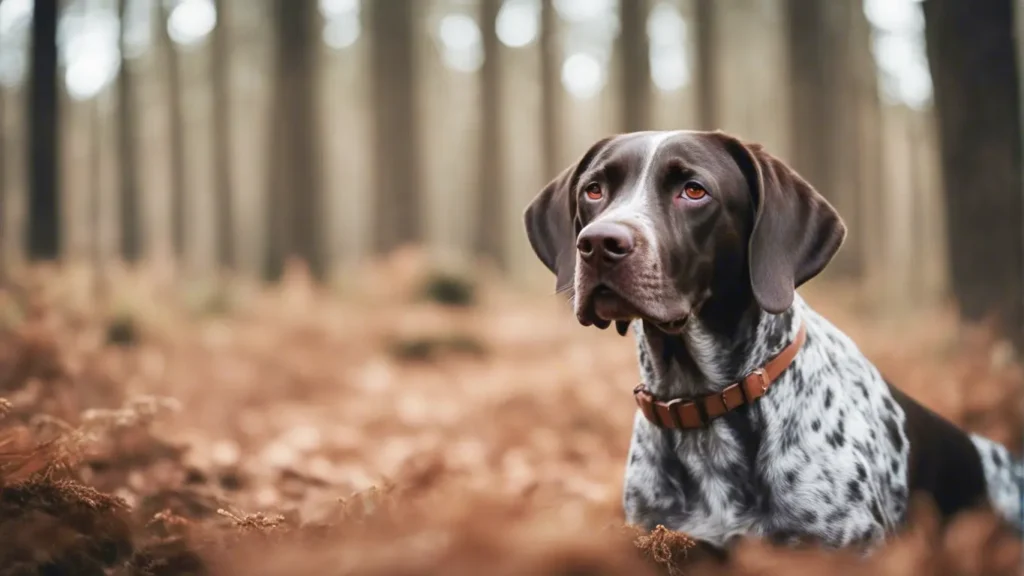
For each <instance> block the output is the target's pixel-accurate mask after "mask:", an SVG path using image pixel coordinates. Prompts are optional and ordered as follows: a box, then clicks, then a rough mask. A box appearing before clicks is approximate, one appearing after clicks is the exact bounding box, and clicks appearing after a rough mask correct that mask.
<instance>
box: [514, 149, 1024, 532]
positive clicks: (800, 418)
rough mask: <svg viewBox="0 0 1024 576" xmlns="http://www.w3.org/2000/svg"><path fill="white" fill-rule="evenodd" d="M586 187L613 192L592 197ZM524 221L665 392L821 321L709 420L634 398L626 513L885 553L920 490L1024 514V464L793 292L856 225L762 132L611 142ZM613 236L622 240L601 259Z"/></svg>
mask: <svg viewBox="0 0 1024 576" xmlns="http://www.w3.org/2000/svg"><path fill="white" fill-rule="evenodd" d="M687 179H689V181H688V183H693V182H696V183H697V184H699V185H700V186H702V187H704V188H705V189H706V191H707V195H706V196H707V197H706V198H704V199H703V200H702V201H701V203H699V204H696V203H695V204H687V203H686V202H685V201H679V202H677V200H678V199H679V198H680V196H679V189H680V187H681V186H683V183H684V182H686V181H687ZM588 186H591V187H593V186H597V187H598V189H599V191H600V194H597V195H596V196H595V197H594V198H591V199H590V200H586V199H585V198H581V193H582V192H583V191H584V190H585V189H586V188H587V187H588ZM609 223H611V224H612V226H609ZM526 226H527V233H528V236H529V239H530V242H531V245H532V246H533V247H534V250H535V252H536V253H537V255H538V257H539V258H540V259H541V261H542V262H544V263H545V265H547V266H548V268H549V269H550V270H551V271H552V272H554V273H555V274H556V276H557V285H558V288H559V289H560V290H562V289H564V290H566V291H571V292H572V295H573V301H574V308H575V312H576V316H577V318H578V319H579V321H580V322H581V323H583V324H585V325H594V326H597V327H599V328H605V327H607V326H608V325H609V324H610V323H611V322H613V321H614V322H615V323H616V327H617V328H619V329H620V332H623V333H624V332H625V328H626V327H627V326H628V325H629V324H628V323H629V322H632V324H631V326H632V328H633V331H634V334H635V336H636V343H637V355H638V360H639V365H640V377H641V380H642V381H643V383H644V384H645V385H646V387H647V389H648V390H650V392H651V393H652V394H653V395H654V396H655V397H656V398H659V399H663V400H669V399H676V398H691V397H695V396H700V395H705V394H711V393H715V392H720V391H721V390H723V389H724V388H725V387H726V386H729V385H730V384H733V383H735V382H738V381H740V380H741V379H743V378H744V377H745V376H747V375H749V374H750V373H751V372H753V371H754V370H755V369H757V368H760V367H762V366H763V365H765V364H766V363H767V362H768V360H769V359H771V358H772V357H774V356H775V355H777V354H778V353H779V352H781V351H782V350H783V349H784V348H785V347H786V346H787V345H788V344H789V343H790V342H791V341H792V340H793V338H794V337H795V335H796V334H797V332H798V330H799V328H800V326H801V324H803V325H804V326H805V327H806V329H807V339H806V341H805V344H804V345H803V347H802V348H801V349H800V351H799V353H798V354H797V356H796V358H795V360H794V361H793V363H792V364H791V365H790V366H789V368H788V369H787V370H785V371H784V372H783V373H782V374H781V376H780V377H779V378H778V379H777V380H776V381H775V382H774V383H773V385H772V386H771V388H769V389H768V391H767V394H765V395H764V396H762V397H761V398H760V399H759V400H757V401H756V402H754V403H753V404H752V405H747V406H743V407H741V408H739V409H737V410H734V411H731V412H728V413H727V414H725V415H724V416H723V417H721V418H718V419H716V420H714V421H713V422H711V424H710V425H709V426H708V427H706V428H703V429H695V430H673V429H664V428H660V427H658V426H656V425H654V424H652V423H651V422H649V421H647V420H646V419H645V418H644V417H643V415H642V414H641V413H640V412H639V411H638V412H637V413H636V416H635V420H634V424H633V438H632V443H631V445H630V449H629V455H628V462H627V465H626V471H625V482H624V490H623V506H624V509H625V513H626V519H627V520H628V521H629V522H631V523H633V524H637V525H641V526H644V527H647V528H654V527H655V526H656V525H659V524H660V525H664V526H666V527H668V528H671V529H674V530H679V531H682V532H685V533H687V534H689V535H691V536H693V537H695V538H698V539H700V540H703V541H705V542H707V543H709V544H712V545H715V546H720V547H726V546H727V545H728V544H729V543H730V542H732V541H733V540H734V539H735V538H737V537H741V536H755V537H761V538H766V539H769V540H771V541H774V542H778V543H781V544H797V543H817V544H821V545H824V546H826V547H832V548H839V547H859V548H861V549H864V550H870V549H873V548H874V547H875V546H877V545H878V544H880V543H881V542H882V541H884V539H885V538H886V537H887V536H888V535H890V534H892V533H894V532H895V531H897V530H898V529H899V528H900V527H901V526H902V525H903V524H904V522H905V521H906V519H907V512H908V503H909V500H910V498H911V496H912V495H913V494H916V493H922V492H923V493H925V494H926V495H929V496H931V497H932V499H933V501H934V502H935V503H936V504H937V507H938V509H939V512H940V513H941V514H942V516H943V517H944V518H949V517H951V516H952V515H954V514H956V513H958V512H960V511H962V510H965V509H967V508H971V507H974V506H982V505H988V506H991V507H992V508H994V509H995V510H996V511H998V512H999V513H1000V514H1001V515H1002V516H1003V517H1004V518H1006V519H1007V520H1008V521H1009V522H1010V523H1011V524H1014V525H1017V526H1021V527H1022V528H1024V526H1022V524H1024V522H1022V511H1021V505H1022V488H1021V486H1022V483H1024V469H1022V465H1021V463H1020V462H1019V461H1018V460H1014V459H1013V457H1012V456H1011V454H1010V453H1009V451H1008V450H1007V449H1006V448H1005V447H1003V446H1000V445H998V444H996V443H994V442H992V441H991V440H987V439H984V438H981V437H979V436H976V435H968V434H966V433H964V432H963V431H962V430H960V429H958V428H957V427H955V426H954V425H953V424H951V423H949V422H948V421H946V420H945V419H943V418H941V417H940V416H938V415H936V414H935V413H933V412H931V411H929V410H928V409H927V408H925V407H923V406H922V405H920V404H918V403H917V402H915V401H914V400H913V399H911V398H909V397H908V396H907V395H906V394H904V393H902V392H901V391H900V390H899V389H898V388H896V387H894V386H892V385H890V384H889V383H888V382H887V381H886V380H885V378H884V377H883V376H882V375H881V374H880V373H879V371H878V370H877V368H876V367H875V366H874V365H873V364H872V363H871V362H870V361H868V359H867V358H866V357H865V356H864V355H863V354H862V353H861V352H860V350H859V349H858V347H857V345H856V344H855V343H854V342H853V341H852V340H850V339H849V338H848V337H847V336H846V335H845V334H843V333H842V332H841V331H840V330H839V329H837V328H836V327H835V326H833V325H832V324H831V323H829V322H828V321H827V320H826V319H825V318H823V317H822V316H820V315H818V314H817V313H816V312H815V311H814V310H813V309H812V308H811V307H810V306H808V305H807V303H806V302H805V301H804V300H803V299H802V298H801V297H800V296H799V295H798V294H796V292H795V288H796V287H799V286H800V284H801V283H803V282H805V281H807V280H808V279H810V278H812V277H814V276H815V275H816V274H817V273H819V272H820V271H821V270H822V269H823V268H824V267H825V265H827V263H828V261H829V260H830V259H831V257H832V255H833V254H835V252H836V251H837V250H838V248H839V245H840V244H841V243H842V239H843V237H844V236H845V228H844V225H843V224H842V222H841V219H840V218H839V217H838V214H837V213H836V212H835V210H834V209H833V208H832V207H831V206H829V205H828V203H827V201H826V200H825V199H824V198H823V197H821V196H820V195H819V194H818V193H817V192H816V191H815V190H813V188H812V187H811V186H810V185H809V184H808V183H807V182H806V181H804V180H803V179H801V178H800V177H799V176H798V175H797V174H796V173H795V172H793V171H792V170H790V169H789V168H788V167H787V166H785V164H784V163H782V162H781V161H779V160H778V159H776V158H774V157H772V156H771V155H769V154H767V153H766V152H765V151H763V149H761V148H760V147H759V146H756V145H749V144H745V143H742V142H740V141H739V140H737V139H736V138H734V137H731V136H728V135H725V134H723V133H702V132H686V131H676V132H644V133H633V134H626V135H620V136H618V137H614V138H607V139H604V140H602V141H600V142H598V143H596V144H595V145H594V146H593V147H592V148H591V149H590V150H589V151H588V152H587V153H586V154H585V155H584V156H583V158H582V159H581V160H580V161H579V162H577V163H576V164H575V165H574V166H571V167H570V168H569V169H567V170H566V171H565V172H563V174H562V175H561V176H559V177H558V178H557V179H556V180H554V181H553V182H552V183H550V184H549V185H548V186H547V187H546V188H545V189H544V191H542V193H541V194H540V195H539V196H538V197H537V198H536V199H535V200H534V202H533V203H532V204H531V205H530V207H529V208H528V209H527V212H526ZM613 229H614V231H612V230H613ZM599 234H605V236H600V235H599ZM580 238H582V239H584V240H585V241H586V242H585V246H588V248H587V249H586V250H585V254H584V252H581V251H579V250H577V249H576V248H577V246H576V243H577V242H579V241H580V240H579V239H580ZM605 245H607V246H611V247H612V248H608V249H607V250H609V252H608V254H611V256H608V257H596V256H595V255H594V251H593V250H592V248H593V247H595V246H596V247H601V246H605ZM606 256H607V254H606ZM636 318H641V319H636Z"/></svg>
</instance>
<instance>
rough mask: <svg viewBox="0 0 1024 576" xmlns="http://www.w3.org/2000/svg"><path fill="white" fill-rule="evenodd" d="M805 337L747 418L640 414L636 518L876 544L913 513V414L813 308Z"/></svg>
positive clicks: (629, 474) (630, 490)
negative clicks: (675, 423)
mask: <svg viewBox="0 0 1024 576" xmlns="http://www.w3.org/2000/svg"><path fill="white" fill-rule="evenodd" d="M807 322H808V327H809V332H808V342H807V345H806V346H805V348H804V349H803V350H802V351H801V353H800V355H799V356H798V358H797V360H796V362H795V363H794V364H793V366H791V368H790V370H788V371H787V373H786V374H784V376H783V377H782V378H781V379H780V380H779V382H778V383H777V384H776V385H775V386H773V389H772V390H771V391H770V392H769V394H768V395H766V396H765V397H763V398H761V399H760V400H759V401H758V404H757V405H756V407H755V408H754V409H752V411H751V412H750V413H749V414H746V415H743V416H742V417H740V418H738V419H736V418H733V419H732V420H731V421H730V422H729V423H727V422H725V421H722V420H719V421H716V422H714V423H712V425H711V427H710V428H708V429H703V430H693V431H685V432H678V431H670V430H664V429H660V428H658V427H656V426H654V425H653V424H651V423H649V422H647V421H646V420H645V419H644V418H643V416H642V415H640V414H639V413H638V414H637V416H636V421H635V423H634V431H633V441H632V444H631V446H630V451H629V460H628V464H627V468H626V477H625V484H624V493H623V505H624V507H625V511H626V517H627V521H629V522H631V523H635V524H639V525H642V526H645V527H648V528H653V527H654V526H656V525H658V524H662V525H664V526H666V527H667V528H671V529H674V530H679V531H682V532H685V533H687V534H689V535H691V536H692V537H694V538H698V539H701V540H704V541H707V542H709V543H711V544H715V545H719V546H721V545H725V544H726V543H727V542H728V541H729V540H730V539H732V538H733V537H736V536H758V537H767V538H770V539H772V540H776V541H779V542H782V543H787V542H796V541H800V540H814V541H817V542H820V543H823V544H826V545H831V546H845V545H847V544H850V543H858V542H862V543H865V544H871V543H874V542H877V541H879V540H880V539H882V538H883V537H884V535H885V533H886V532H887V531H888V530H889V529H891V528H892V527H893V526H895V525H896V524H897V523H898V522H899V521H900V520H901V519H902V517H903V515H904V513H905V511H906V495H907V486H906V470H907V468H906V467H907V458H908V448H909V446H908V442H907V440H906V436H905V433H904V431H903V421H904V415H903V413H902V411H901V410H899V408H898V407H896V406H895V405H894V404H893V402H892V399H891V396H890V394H889V392H888V389H887V387H886V385H885V384H884V381H882V380H881V378H880V376H879V375H878V374H877V371H875V370H874V369H873V367H871V365H870V364H869V363H868V362H867V361H866V360H865V359H864V358H863V357H862V356H861V355H860V354H859V353H858V352H857V350H856V348H855V347H854V346H853V344H852V343H849V342H847V341H846V340H845V339H844V338H843V337H842V336H841V334H839V333H838V331H837V330H835V329H834V328H832V327H831V326H829V325H827V323H825V322H824V321H823V320H822V319H820V317H816V316H815V315H813V314H809V315H808V319H807Z"/></svg>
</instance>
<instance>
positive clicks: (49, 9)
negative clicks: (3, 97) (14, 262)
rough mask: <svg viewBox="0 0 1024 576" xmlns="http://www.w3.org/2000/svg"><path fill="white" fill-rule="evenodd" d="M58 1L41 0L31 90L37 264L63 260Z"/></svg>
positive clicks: (31, 218) (31, 240)
mask: <svg viewBox="0 0 1024 576" xmlns="http://www.w3.org/2000/svg"><path fill="white" fill-rule="evenodd" d="M58 4H59V2H58V0H36V1H35V2H34V4H33V6H34V8H33V16H32V48H31V50H32V61H31V72H30V79H29V90H28V111H27V112H28V140H29V154H28V158H29V167H28V168H29V202H28V252H29V257H30V258H32V259H33V260H56V259H57V258H58V257H59V255H60V194H59V191H60V183H59V178H58V174H59V166H60V140H59V136H60V131H59V127H60V121H59V116H58V114H59V103H60V94H59V91H58V82H57V75H58V72H59V70H58V67H57V18H58V11H59V9H58Z"/></svg>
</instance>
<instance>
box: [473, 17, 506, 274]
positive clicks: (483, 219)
mask: <svg viewBox="0 0 1024 576" xmlns="http://www.w3.org/2000/svg"><path fill="white" fill-rule="evenodd" d="M501 3H502V0H483V6H482V10H481V14H480V21H481V24H482V26H481V32H482V34H483V44H484V64H483V68H482V69H481V71H480V87H481V101H482V102H481V116H482V119H481V120H482V122H481V129H480V185H479V193H478V195H477V198H478V202H479V206H478V210H479V215H478V217H477V218H476V226H477V228H476V237H477V241H476V244H477V248H478V250H479V252H480V254H481V255H483V256H484V257H486V258H488V259H490V260H491V261H492V262H494V263H495V264H497V265H498V266H499V267H500V266H504V265H505V257H504V251H503V249H502V248H503V245H504V242H503V239H504V232H505V225H504V212H505V211H504V210H503V209H502V206H503V202H504V196H505V195H504V193H503V192H504V190H503V185H504V178H503V170H502V168H503V166H502V152H503V149H502V146H501V142H502V129H501V108H502V106H501V100H502V98H501V91H502V82H501V68H502V66H501V43H500V42H499V41H498V34H497V30H496V28H495V22H496V21H497V19H498V10H500V9H501Z"/></svg>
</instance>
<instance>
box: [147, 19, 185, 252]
mask: <svg viewBox="0 0 1024 576" xmlns="http://www.w3.org/2000/svg"><path fill="white" fill-rule="evenodd" d="M154 1H155V2H156V4H157V7H158V8H157V9H158V12H157V13H158V14H159V17H160V46H161V49H162V51H163V53H164V57H165V58H166V60H165V61H164V62H165V64H166V66H167V84H166V87H167V108H168V112H169V114H168V115H169V124H170V125H169V127H168V129H169V130H170V145H171V243H172V245H173V247H174V254H175V256H177V257H178V258H182V257H184V256H185V223H186V222H185V217H186V214H185V116H184V114H183V112H182V107H181V65H180V64H179V62H178V49H177V47H176V46H175V45H174V41H173V40H172V39H171V35H170V33H169V32H168V30H167V18H168V13H167V5H166V3H165V2H163V0H154Z"/></svg>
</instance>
